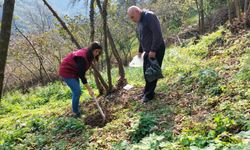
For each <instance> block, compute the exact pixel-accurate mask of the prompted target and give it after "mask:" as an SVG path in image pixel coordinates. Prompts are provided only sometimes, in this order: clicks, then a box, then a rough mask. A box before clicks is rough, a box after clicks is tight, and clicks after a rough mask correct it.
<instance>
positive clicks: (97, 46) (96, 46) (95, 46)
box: [88, 41, 102, 61]
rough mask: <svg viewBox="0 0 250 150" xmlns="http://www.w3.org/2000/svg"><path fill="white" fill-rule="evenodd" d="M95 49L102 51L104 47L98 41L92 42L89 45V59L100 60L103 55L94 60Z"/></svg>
mask: <svg viewBox="0 0 250 150" xmlns="http://www.w3.org/2000/svg"><path fill="white" fill-rule="evenodd" d="M95 49H101V50H102V45H101V44H100V43H99V42H97V41H94V42H92V43H91V44H90V45H89V47H88V57H89V58H90V59H91V60H93V59H95V60H97V61H98V60H99V55H100V54H101V53H100V54H99V55H98V56H96V57H95V58H94V56H93V52H94V50H95Z"/></svg>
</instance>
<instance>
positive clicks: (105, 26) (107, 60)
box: [102, 0, 113, 93]
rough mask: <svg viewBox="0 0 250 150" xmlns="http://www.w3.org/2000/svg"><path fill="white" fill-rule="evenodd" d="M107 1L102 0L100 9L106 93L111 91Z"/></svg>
mask: <svg viewBox="0 0 250 150" xmlns="http://www.w3.org/2000/svg"><path fill="white" fill-rule="evenodd" d="M107 3H108V0H104V2H103V9H102V14H103V15H102V16H103V18H102V20H103V33H104V36H103V38H104V39H103V41H104V51H105V56H106V62H107V75H108V85H109V90H108V93H109V92H111V91H112V89H113V85H112V78H111V64H110V58H109V52H108V41H107V40H108V39H107V38H108V36H107Z"/></svg>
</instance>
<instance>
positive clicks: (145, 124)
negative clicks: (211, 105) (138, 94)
mask: <svg viewBox="0 0 250 150" xmlns="http://www.w3.org/2000/svg"><path fill="white" fill-rule="evenodd" d="M155 125H156V121H155V119H154V118H153V117H152V116H150V115H145V114H142V115H141V118H140V120H139V123H138V124H136V125H135V126H134V128H133V130H132V132H131V134H130V141H132V142H133V143H138V142H139V141H140V140H141V139H142V138H144V137H145V136H147V135H149V134H150V133H151V129H152V128H153V127H154V126H155Z"/></svg>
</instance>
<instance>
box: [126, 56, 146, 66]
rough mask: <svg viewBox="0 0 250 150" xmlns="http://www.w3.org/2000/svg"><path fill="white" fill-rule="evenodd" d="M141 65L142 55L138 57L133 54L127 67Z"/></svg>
mask: <svg viewBox="0 0 250 150" xmlns="http://www.w3.org/2000/svg"><path fill="white" fill-rule="evenodd" d="M143 54H144V53H143ZM142 66H143V55H142V56H141V57H138V55H136V56H134V57H133V59H132V61H131V62H130V63H129V67H142Z"/></svg>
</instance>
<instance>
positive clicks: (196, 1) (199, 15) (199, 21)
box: [195, 0, 201, 34]
mask: <svg viewBox="0 0 250 150" xmlns="http://www.w3.org/2000/svg"><path fill="white" fill-rule="evenodd" d="M195 4H196V8H197V12H198V25H199V32H200V34H201V11H200V6H199V2H198V0H195Z"/></svg>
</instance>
